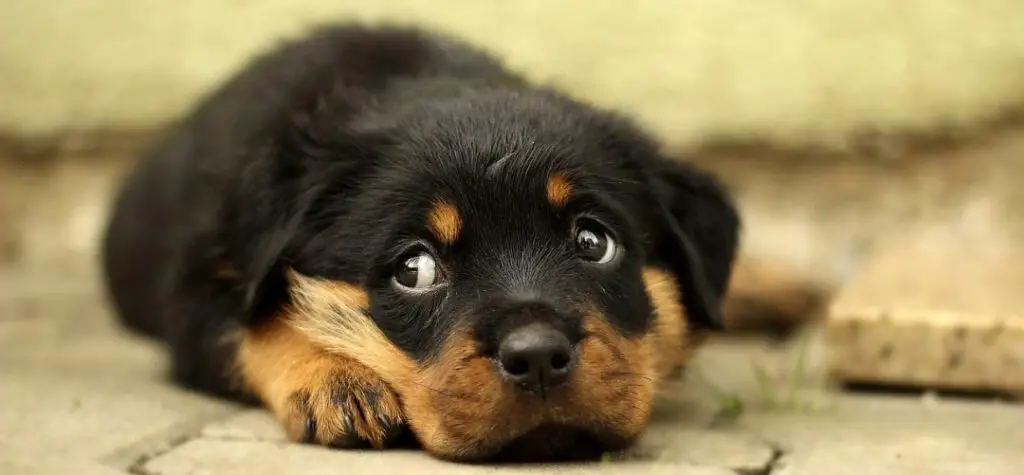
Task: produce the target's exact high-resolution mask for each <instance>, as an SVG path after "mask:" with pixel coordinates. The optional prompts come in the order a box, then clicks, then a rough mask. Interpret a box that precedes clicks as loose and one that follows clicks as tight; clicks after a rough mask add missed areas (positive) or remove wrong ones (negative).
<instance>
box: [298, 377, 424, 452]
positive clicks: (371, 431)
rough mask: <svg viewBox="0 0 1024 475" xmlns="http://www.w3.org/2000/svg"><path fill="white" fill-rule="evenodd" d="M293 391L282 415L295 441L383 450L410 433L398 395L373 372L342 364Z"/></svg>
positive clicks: (337, 446)
mask: <svg viewBox="0 0 1024 475" xmlns="http://www.w3.org/2000/svg"><path fill="white" fill-rule="evenodd" d="M339 366H340V367H339V368H334V369H332V370H331V371H330V372H328V374H329V376H328V377H326V378H321V379H309V380H307V382H306V383H305V384H302V385H300V387H297V388H295V389H294V390H293V391H291V395H290V396H289V398H288V401H287V402H286V403H285V404H283V407H282V411H281V412H282V414H279V418H280V419H281V423H282V424H283V426H284V429H285V432H286V433H287V434H288V437H289V438H290V439H291V440H294V441H297V442H304V443H312V444H320V445H326V446H330V447H336V448H346V449H351V448H366V447H373V448H377V449H382V448H386V447H390V446H392V445H393V444H394V443H395V442H396V440H397V438H398V437H399V436H400V435H401V434H402V433H403V432H404V431H405V430H406V424H405V420H404V417H403V414H402V409H401V406H400V404H399V401H398V397H397V395H396V394H395V393H394V391H392V390H391V388H390V387H388V385H387V384H385V383H384V382H383V381H381V380H380V379H379V378H378V377H377V376H376V375H374V374H372V373H371V372H370V371H369V370H367V369H365V368H362V367H359V366H357V365H355V364H354V363H353V364H342V365H339Z"/></svg>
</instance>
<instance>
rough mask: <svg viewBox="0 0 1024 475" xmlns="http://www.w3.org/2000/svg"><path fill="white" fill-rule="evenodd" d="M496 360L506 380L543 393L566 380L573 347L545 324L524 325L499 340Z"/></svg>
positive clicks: (567, 340)
mask: <svg viewBox="0 0 1024 475" xmlns="http://www.w3.org/2000/svg"><path fill="white" fill-rule="evenodd" d="M498 363H499V364H500V366H501V373H502V376H503V377H504V378H505V379H506V380H508V381H510V382H512V383H515V384H516V386H518V387H520V388H522V389H524V390H526V391H530V392H540V393H542V394H543V392H544V391H546V390H547V389H550V388H554V387H556V386H558V385H560V384H562V383H564V382H566V380H568V379H569V373H570V371H571V370H572V365H573V348H572V344H570V343H569V339H568V338H566V336H565V334H563V333H562V332H560V331H558V330H556V329H554V328H552V327H550V326H547V325H537V324H534V325H527V326H525V327H523V328H518V329H516V330H513V331H512V332H510V333H509V334H508V335H507V336H506V337H505V338H504V339H503V340H502V341H501V344H500V345H499V346H498Z"/></svg>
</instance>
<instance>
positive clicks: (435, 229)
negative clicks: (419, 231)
mask: <svg viewBox="0 0 1024 475" xmlns="http://www.w3.org/2000/svg"><path fill="white" fill-rule="evenodd" d="M427 223H428V225H429V226H430V231H431V232H432V233H434V235H435V236H437V238H438V239H439V240H441V242H442V243H444V244H452V243H454V242H455V241H456V240H457V239H459V233H460V232H462V216H460V215H459V210H458V208H456V207H455V205H453V204H451V203H450V202H448V201H445V200H437V201H435V202H434V206H433V207H432V208H431V209H430V213H429V214H428V215H427Z"/></svg>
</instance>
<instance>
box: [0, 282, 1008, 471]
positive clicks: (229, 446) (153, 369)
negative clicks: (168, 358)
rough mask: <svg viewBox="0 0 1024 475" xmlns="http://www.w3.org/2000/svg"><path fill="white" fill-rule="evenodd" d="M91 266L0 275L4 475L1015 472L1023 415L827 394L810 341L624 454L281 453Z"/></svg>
mask: <svg viewBox="0 0 1024 475" xmlns="http://www.w3.org/2000/svg"><path fill="white" fill-rule="evenodd" d="M93 274H94V269H93V268H92V267H91V266H89V265H87V264H84V263H80V264H79V265H65V266H64V267H63V268H62V269H61V270H60V272H57V271H56V270H49V271H34V272H18V273H17V274H14V273H11V272H7V273H5V274H3V275H0V288H2V289H4V290H3V292H2V293H0V305H2V306H0V473H3V474H5V475H21V474H26V475H28V474H33V475H35V474H38V475H43V474H71V473H74V474H81V475H93V474H95V475H101V474H116V473H134V474H151V475H157V474H160V475H185V474H244V475H262V474H275V475H277V474H282V473H309V474H319V473H323V474H327V473H371V472H373V471H386V472H392V473H412V472H413V471H416V472H417V473H442V472H443V473H476V472H507V473H581V474H583V473H594V474H597V473H630V474H640V473H649V474H658V473H666V474H667V473H673V474H694V475H702V474H707V475H716V474H722V475H725V474H743V475H753V474H769V473H770V474H777V475H783V474H784V475H802V474H808V475H810V474H845V473H850V474H858V475H860V474H868V473H870V474H876V475H885V474H928V475H935V474H945V473H949V474H954V473H955V474H986V475H999V474H1006V475H1010V474H1020V473H1021V470H1022V467H1024V430H1021V428H1022V427H1024V410H1021V408H1020V407H1019V406H1013V405H1011V404H1009V403H1003V402H998V401H990V400H970V401H968V400H953V399H946V398H939V397H935V396H920V395H906V396H893V395H857V394H852V393H840V392H835V391H830V390H828V389H827V387H826V386H825V385H824V384H823V383H822V381H821V378H819V377H818V368H817V367H816V366H815V364H814V363H813V362H814V361H818V360H820V359H821V358H819V357H818V356H817V354H818V353H820V351H821V348H820V347H818V346H817V344H816V340H815V338H814V334H813V332H810V333H808V335H806V336H801V337H799V338H797V339H796V340H795V341H794V342H793V343H789V344H780V345H770V344H768V343H765V342H756V341H746V342H744V341H722V342H715V343H714V344H712V345H711V346H709V347H708V348H706V349H705V350H704V351H703V353H702V354H701V356H700V357H699V358H698V359H697V361H696V362H695V364H694V368H693V371H692V372H691V374H690V375H689V376H688V378H687V380H686V381H681V382H680V383H679V384H678V386H679V387H678V388H673V389H672V390H670V391H669V394H667V395H666V397H665V398H664V400H663V401H662V403H661V404H660V406H659V409H658V415H657V416H656V418H655V419H656V422H655V423H654V424H653V425H652V427H651V428H650V431H649V433H648V434H647V435H646V437H645V438H644V439H643V440H642V441H641V443H640V444H639V445H638V446H637V447H635V448H634V449H633V450H631V451H629V452H628V453H626V454H620V455H618V456H616V457H614V458H612V459H610V460H606V461H604V462H601V463H595V464H589V465H562V466H526V467H522V466H520V467H508V466H506V467H487V468H484V467H469V466H462V465H454V464H450V463H445V462H440V461H436V460H432V459H430V458H427V457H425V456H423V455H422V454H420V453H416V452H388V453H372V452H342V451H333V450H327V449H320V448H314V447H309V446H300V445H296V444H291V443H287V442H285V441H284V439H283V436H282V434H281V432H280V431H279V429H278V428H277V427H276V425H275V424H274V423H273V421H272V420H271V419H270V417H269V416H268V415H267V414H266V413H265V412H263V411H260V410H253V409H245V408H241V407H237V406H234V405H232V404H227V403H223V402H220V401H215V400H211V399H209V398H206V397H204V396H201V395H197V394H190V393H188V392H186V391H183V390H180V389H178V388H176V387H173V386H171V385H169V384H168V383H166V382H165V381H164V380H163V378H162V369H163V365H164V358H163V354H162V353H161V351H160V348H159V347H157V346H155V345H154V344H152V343H151V342H148V341H144V340H140V339H138V338H136V337H134V336H131V335H128V334H126V333H124V332H123V331H122V330H120V329H119V328H117V327H116V326H115V325H114V324H113V322H112V318H111V316H110V315H109V311H108V309H107V308H106V307H105V303H104V301H103V297H102V294H101V291H100V289H99V287H98V285H97V281H96V279H95V278H93Z"/></svg>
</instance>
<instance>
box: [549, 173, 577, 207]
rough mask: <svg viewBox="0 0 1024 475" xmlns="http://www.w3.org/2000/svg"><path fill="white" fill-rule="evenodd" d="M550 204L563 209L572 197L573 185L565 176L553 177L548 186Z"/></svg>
mask: <svg viewBox="0 0 1024 475" xmlns="http://www.w3.org/2000/svg"><path fill="white" fill-rule="evenodd" d="M547 194H548V202H549V203H551V205H552V206H554V207H557V208H561V207H562V206H565V204H566V203H568V202H569V197H570V196H571V195H572V183H570V182H569V180H568V179H567V178H566V177H565V176H564V175H552V176H551V178H549V179H548V184H547Z"/></svg>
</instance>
